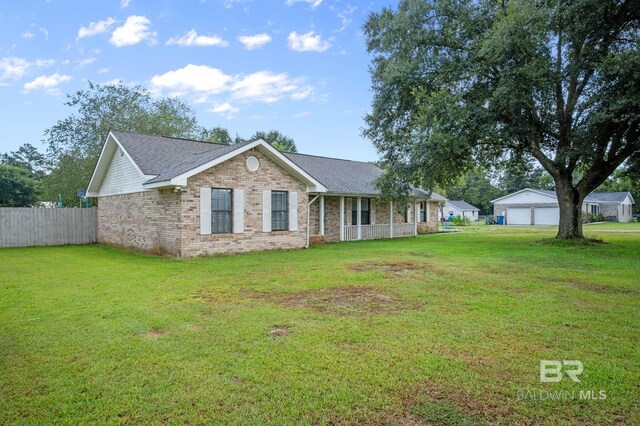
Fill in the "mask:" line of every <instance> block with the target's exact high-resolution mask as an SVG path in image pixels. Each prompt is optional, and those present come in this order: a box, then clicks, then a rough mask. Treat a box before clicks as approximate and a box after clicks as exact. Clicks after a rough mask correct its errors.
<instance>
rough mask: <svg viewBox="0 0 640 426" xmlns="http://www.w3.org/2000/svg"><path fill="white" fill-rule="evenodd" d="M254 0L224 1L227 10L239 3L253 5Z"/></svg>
mask: <svg viewBox="0 0 640 426" xmlns="http://www.w3.org/2000/svg"><path fill="white" fill-rule="evenodd" d="M252 1H253V0H224V7H225V8H226V9H231V8H232V7H233V5H234V4H236V3H238V4H241V3H251V2H252Z"/></svg>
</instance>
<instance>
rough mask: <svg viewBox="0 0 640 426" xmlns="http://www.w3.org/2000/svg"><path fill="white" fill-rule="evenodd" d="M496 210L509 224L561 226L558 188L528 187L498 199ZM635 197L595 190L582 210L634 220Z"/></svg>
mask: <svg viewBox="0 0 640 426" xmlns="http://www.w3.org/2000/svg"><path fill="white" fill-rule="evenodd" d="M491 202H492V203H493V213H494V215H496V216H504V217H505V221H506V224H507V225H558V223H559V222H560V208H559V206H558V197H557V196H556V193H555V191H548V190H542V189H531V188H525V189H523V190H520V191H517V192H514V193H511V194H508V195H505V196H504V197H500V198H496V199H495V200H492V201H491ZM633 204H635V200H634V199H633V196H632V195H631V193H630V192H592V193H591V194H589V195H587V197H586V198H585V199H584V202H583V203H582V211H583V212H585V213H587V214H590V215H601V216H602V217H603V218H604V219H605V220H608V221H614V222H631V218H632V213H631V212H632V208H633Z"/></svg>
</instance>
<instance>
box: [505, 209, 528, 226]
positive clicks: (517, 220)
mask: <svg viewBox="0 0 640 426" xmlns="http://www.w3.org/2000/svg"><path fill="white" fill-rule="evenodd" d="M507 225H531V209H530V208H528V207H527V208H523V209H507Z"/></svg>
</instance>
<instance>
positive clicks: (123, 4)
mask: <svg viewBox="0 0 640 426" xmlns="http://www.w3.org/2000/svg"><path fill="white" fill-rule="evenodd" d="M130 4H131V0H121V1H120V7H121V8H123V9H124V8H125V7H127V6H129V5H130Z"/></svg>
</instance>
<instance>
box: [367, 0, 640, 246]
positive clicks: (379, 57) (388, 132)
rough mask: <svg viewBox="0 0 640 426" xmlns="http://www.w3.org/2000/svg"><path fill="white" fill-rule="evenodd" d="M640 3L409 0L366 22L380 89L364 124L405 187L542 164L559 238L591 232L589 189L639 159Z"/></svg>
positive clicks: (387, 179)
mask: <svg viewBox="0 0 640 426" xmlns="http://www.w3.org/2000/svg"><path fill="white" fill-rule="evenodd" d="M639 25H640V5H639V4H638V2H637V0H627V1H624V0H623V1H616V0H591V1H586V0H585V1H579V2H575V1H565V0H555V1H548V2H532V1H529V0H505V1H501V2H497V1H474V0H463V1H457V0H455V1H454V0H402V1H401V2H400V3H399V5H398V7H397V9H396V10H393V9H390V8H385V9H383V10H382V11H381V12H379V13H372V14H371V15H370V16H369V18H368V20H367V22H366V24H365V26H364V31H365V34H366V37H367V48H368V51H369V52H370V53H371V54H372V55H373V59H372V64H371V74H372V81H373V93H374V100H373V105H372V110H371V112H370V113H368V114H367V115H366V117H365V121H366V127H365V129H364V132H363V133H364V135H365V136H366V137H368V138H370V139H371V140H372V142H373V144H374V146H375V147H376V148H377V149H378V151H379V152H380V154H381V156H382V158H383V160H384V162H385V164H387V165H388V167H387V173H386V174H385V175H384V177H383V179H382V180H381V182H380V183H379V186H380V187H381V188H382V189H383V190H384V191H385V192H390V193H394V194H401V193H405V192H407V190H408V188H409V185H411V184H414V185H415V184H417V185H422V186H424V187H427V188H433V187H434V186H435V185H437V184H439V185H441V186H449V185H450V184H452V183H455V181H456V179H457V178H458V177H459V176H460V175H461V174H463V173H465V172H466V171H468V170H471V169H473V168H474V167H476V166H478V165H482V166H494V165H496V164H499V163H510V164H518V163H519V164H522V163H526V162H529V161H537V162H538V163H539V164H540V165H541V166H542V167H543V168H544V169H545V170H546V171H547V172H548V173H549V174H550V175H551V177H552V178H553V181H554V184H555V189H556V192H557V195H558V200H559V204H560V227H559V231H558V237H561V238H582V237H583V234H582V223H581V220H580V216H581V215H580V207H581V205H582V201H583V200H584V197H585V196H586V195H587V194H589V193H590V192H591V191H593V190H595V189H596V188H598V186H600V185H601V184H602V183H603V182H604V181H605V180H606V179H607V177H608V176H609V175H610V174H611V173H613V171H614V170H616V168H618V167H619V166H621V165H622V164H623V163H625V162H626V163H627V164H629V166H630V167H634V168H635V167H638V166H637V164H638V163H639V162H640V138H639V136H640V53H639V52H638V40H639Z"/></svg>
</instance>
